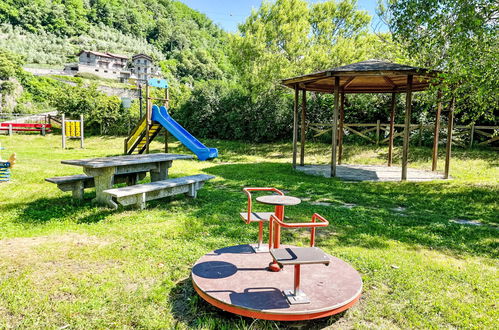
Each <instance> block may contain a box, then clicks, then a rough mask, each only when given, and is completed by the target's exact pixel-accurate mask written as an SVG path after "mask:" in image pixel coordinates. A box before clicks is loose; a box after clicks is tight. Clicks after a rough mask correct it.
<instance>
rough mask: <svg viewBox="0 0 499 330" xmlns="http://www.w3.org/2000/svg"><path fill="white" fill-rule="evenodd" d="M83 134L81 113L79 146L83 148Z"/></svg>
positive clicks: (81, 116)
mask: <svg viewBox="0 0 499 330" xmlns="http://www.w3.org/2000/svg"><path fill="white" fill-rule="evenodd" d="M84 139H85V135H84V132H83V115H80V148H82V149H83V148H85V143H84Z"/></svg>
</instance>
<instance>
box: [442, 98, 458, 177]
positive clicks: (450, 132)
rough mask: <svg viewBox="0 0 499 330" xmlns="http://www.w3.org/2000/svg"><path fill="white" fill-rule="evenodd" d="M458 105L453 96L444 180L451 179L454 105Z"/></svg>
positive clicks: (450, 107)
mask: <svg viewBox="0 0 499 330" xmlns="http://www.w3.org/2000/svg"><path fill="white" fill-rule="evenodd" d="M455 103H456V99H455V97H454V96H453V97H452V99H451V101H450V105H449V122H448V124H447V147H446V151H445V173H444V179H448V178H449V169H450V156H451V148H452V129H453V126H454V105H455Z"/></svg>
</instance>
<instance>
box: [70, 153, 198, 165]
mask: <svg viewBox="0 0 499 330" xmlns="http://www.w3.org/2000/svg"><path fill="white" fill-rule="evenodd" d="M192 158H194V157H193V156H190V155H179V154H165V153H158V154H143V155H124V156H113V157H100V158H88V159H74V160H63V161H61V163H62V164H67V165H75V166H83V167H86V168H105V167H114V166H127V165H135V164H147V163H156V162H166V161H172V160H177V159H192Z"/></svg>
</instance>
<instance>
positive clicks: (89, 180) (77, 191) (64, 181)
mask: <svg viewBox="0 0 499 330" xmlns="http://www.w3.org/2000/svg"><path fill="white" fill-rule="evenodd" d="M146 174H147V172H136V173H128V174H117V175H115V176H114V178H113V183H114V184H119V183H126V184H127V185H134V184H136V183H137V181H140V180H142V179H144V178H145V177H146ZM45 181H47V182H50V183H55V184H56V185H57V188H59V189H61V190H62V191H72V192H73V198H74V199H83V192H84V189H85V188H93V187H95V181H94V177H93V176H89V175H86V174H76V175H68V176H56V177H53V178H46V179H45Z"/></svg>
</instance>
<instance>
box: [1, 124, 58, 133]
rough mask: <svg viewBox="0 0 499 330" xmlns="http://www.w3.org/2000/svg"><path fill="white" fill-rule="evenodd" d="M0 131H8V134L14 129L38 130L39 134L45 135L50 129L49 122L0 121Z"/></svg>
mask: <svg viewBox="0 0 499 330" xmlns="http://www.w3.org/2000/svg"><path fill="white" fill-rule="evenodd" d="M0 131H9V135H12V132H14V131H24V132H40V134H42V135H45V133H46V132H51V131H52V125H51V124H42V123H36V124H33V123H0Z"/></svg>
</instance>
